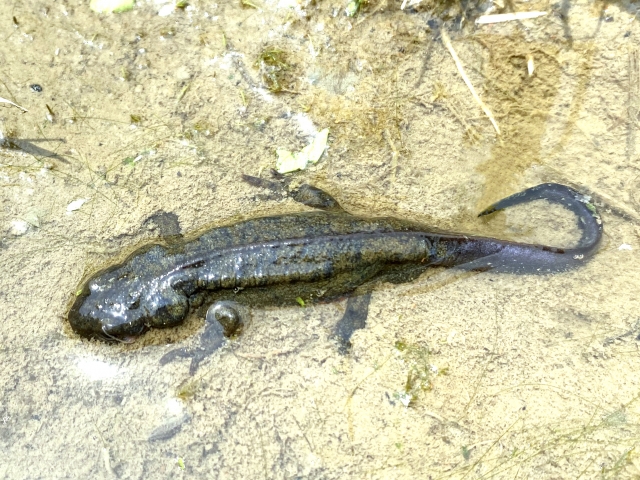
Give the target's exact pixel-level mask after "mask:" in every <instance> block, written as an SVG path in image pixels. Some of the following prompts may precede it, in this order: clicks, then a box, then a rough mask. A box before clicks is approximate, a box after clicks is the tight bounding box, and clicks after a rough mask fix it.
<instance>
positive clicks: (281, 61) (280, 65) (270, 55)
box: [255, 47, 293, 93]
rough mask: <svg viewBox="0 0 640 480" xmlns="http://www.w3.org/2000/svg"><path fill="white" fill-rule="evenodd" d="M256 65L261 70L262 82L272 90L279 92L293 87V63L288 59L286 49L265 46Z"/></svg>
mask: <svg viewBox="0 0 640 480" xmlns="http://www.w3.org/2000/svg"><path fill="white" fill-rule="evenodd" d="M255 66H256V67H258V69H259V70H260V76H261V78H262V83H263V84H264V86H265V88H266V89H267V90H269V91H270V92H273V93H277V92H282V91H287V90H290V89H291V86H292V85H291V84H292V83H293V81H292V80H293V79H290V78H289V77H290V74H289V71H290V70H291V65H290V64H289V63H288V61H287V54H286V53H285V52H284V50H280V49H279V48H275V47H267V48H265V49H264V50H263V51H262V52H261V53H260V55H259V56H258V59H257V60H256V63H255Z"/></svg>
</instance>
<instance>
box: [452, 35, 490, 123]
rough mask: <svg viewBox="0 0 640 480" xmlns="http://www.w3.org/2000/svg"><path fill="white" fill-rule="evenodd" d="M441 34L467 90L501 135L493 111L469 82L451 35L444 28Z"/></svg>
mask: <svg viewBox="0 0 640 480" xmlns="http://www.w3.org/2000/svg"><path fill="white" fill-rule="evenodd" d="M440 34H441V36H442V43H444V45H445V47H447V50H449V53H450V54H451V56H452V57H453V61H454V62H455V63H456V67H458V72H459V73H460V76H461V77H462V80H464V83H466V84H467V88H469V91H470V92H471V96H472V97H473V99H474V100H475V101H476V103H477V104H478V105H479V106H480V108H481V109H482V111H483V112H484V114H485V115H486V116H487V117H488V118H489V121H490V122H491V124H492V125H493V128H495V129H496V133H497V134H498V135H500V127H498V124H497V123H496V120H495V118H493V114H492V113H491V110H489V107H487V106H486V105H485V104H484V102H483V101H482V99H481V98H480V97H479V96H478V94H477V93H476V90H475V88H473V85H472V84H471V80H469V77H467V74H466V73H465V71H464V67H463V66H462V62H460V59H459V58H458V54H457V53H456V51H455V50H454V49H453V45H451V39H450V38H449V34H448V33H447V31H446V30H445V29H444V28H443V29H441V30H440Z"/></svg>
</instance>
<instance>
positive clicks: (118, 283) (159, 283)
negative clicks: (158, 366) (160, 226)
mask: <svg viewBox="0 0 640 480" xmlns="http://www.w3.org/2000/svg"><path fill="white" fill-rule="evenodd" d="M149 253H152V252H148V253H147V254H144V255H142V256H139V257H137V259H140V257H148V256H149ZM137 259H136V260H134V261H128V262H125V263H124V264H122V265H119V266H117V267H115V268H110V269H108V270H105V271H103V272H100V273H98V274H96V275H94V276H93V277H92V278H91V279H90V280H89V281H87V282H86V283H85V284H84V287H83V288H82V290H81V291H80V293H79V294H78V295H77V298H76V299H75V301H74V303H73V305H72V307H71V309H70V310H69V314H68V319H69V323H70V324H71V327H72V328H73V330H74V331H75V332H76V333H78V334H80V335H82V336H84V337H89V338H100V339H102V340H113V341H127V340H128V339H130V338H131V337H137V336H138V335H140V334H142V333H144V332H145V331H146V330H148V329H149V328H151V327H153V328H163V327H172V326H175V325H177V324H179V323H181V322H182V321H183V320H184V318H185V317H186V315H187V312H188V310H189V302H188V299H187V297H186V296H185V295H184V294H183V293H182V292H180V291H176V290H174V289H173V288H172V287H171V282H170V278H168V277H167V276H166V275H165V276H163V275H157V272H156V271H154V270H155V269H154V268H151V269H148V268H147V269H145V268H144V267H145V265H140V263H141V262H140V261H139V260H137ZM147 260H150V259H148V258H147ZM145 263H146V262H145ZM146 266H147V267H149V264H147V265H146Z"/></svg>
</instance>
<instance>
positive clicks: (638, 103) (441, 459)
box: [0, 0, 640, 479]
mask: <svg viewBox="0 0 640 480" xmlns="http://www.w3.org/2000/svg"><path fill="white" fill-rule="evenodd" d="M189 3H190V5H189V6H188V7H187V8H185V9H176V10H174V9H173V8H172V7H171V5H172V4H166V5H165V4H162V3H159V2H158V3H152V2H145V1H141V2H139V4H138V5H137V6H136V8H135V9H134V10H132V11H130V12H126V13H122V14H117V15H98V14H95V13H94V12H92V11H91V10H90V9H89V8H88V1H86V2H85V1H79V0H58V1H54V2H45V1H38V0H29V1H17V0H8V1H5V2H2V4H1V5H0V32H2V41H1V42H0V65H1V68H0V97H2V98H4V99H8V100H11V101H13V102H15V103H17V104H19V105H21V106H22V107H24V108H25V109H27V110H28V112H27V113H23V112H22V111H21V110H19V109H18V108H15V107H11V106H9V104H4V105H3V107H2V108H1V109H0V131H1V132H2V134H3V135H4V137H5V138H6V139H8V140H6V141H5V143H4V147H5V148H3V149H1V150H0V186H1V187H2V188H1V189H0V195H1V200H2V214H1V216H0V232H1V239H0V268H1V270H0V271H1V276H0V312H1V313H0V319H1V324H0V325H1V327H0V339H1V344H0V345H1V354H0V355H1V357H0V358H1V361H0V392H1V393H0V395H1V397H0V420H1V421H0V452H2V455H0V478H8V479H37V478H43V479H44V478H47V479H48V478H104V479H112V478H123V479H128V478H205V477H206V478H268V479H270V478H322V479H324V478H354V479H355V478H358V479H359V478H394V479H403V478H407V479H408V478H433V479H436V478H578V477H582V478H596V477H598V478H638V477H639V476H640V452H639V451H638V449H637V448H636V445H637V443H638V440H639V439H640V426H639V425H640V404H639V402H638V397H639V395H640V379H639V378H638V376H637V372H638V371H639V369H640V355H639V350H638V346H639V344H638V342H639V340H638V338H640V337H639V333H640V314H639V313H638V312H639V311H640V309H639V307H640V300H639V299H638V295H637V290H638V285H639V284H640V262H639V261H638V260H640V257H639V256H638V251H639V249H640V238H639V230H638V226H639V225H640V223H639V221H640V213H639V212H640V210H639V209H640V203H639V202H640V194H639V193H638V186H639V182H640V180H639V178H640V177H639V169H638V164H637V158H638V149H639V148H640V147H639V146H638V145H637V140H636V139H637V128H638V121H639V119H640V117H639V116H638V114H639V112H640V70H639V65H640V61H639V60H638V58H639V57H638V56H639V51H640V23H639V22H638V20H637V19H636V14H637V11H636V9H635V7H634V6H633V5H631V4H629V3H625V2H611V3H610V4H609V3H605V2H592V1H584V0H580V1H577V2H559V3H550V2H544V1H535V0H532V1H527V2H524V1H523V2H520V1H513V2H511V3H509V2H504V3H506V4H507V11H508V10H509V6H510V7H511V8H513V9H514V10H516V11H535V10H542V11H546V12H548V14H547V15H546V16H544V17H540V18H537V19H535V20H525V21H520V22H509V23H504V24H493V25H486V26H474V25H473V15H474V14H476V13H477V12H468V18H467V20H466V21H465V22H464V23H463V28H462V30H461V31H460V29H459V28H458V27H459V25H460V18H456V17H457V15H458V14H459V13H460V12H459V8H457V7H456V4H457V2H451V5H448V6H444V7H443V6H442V5H434V2H433V1H431V2H428V1H426V0H425V1H424V2H423V3H422V4H421V5H418V7H416V9H410V8H407V9H405V10H404V11H402V10H401V9H400V7H401V4H402V2H400V1H399V0H397V1H396V0H383V1H376V0H371V1H370V2H369V3H368V4H366V5H363V8H362V10H361V11H360V13H359V14H358V15H357V16H355V17H353V18H349V17H347V16H345V14H344V8H345V6H346V4H345V3H344V2H340V1H334V0H318V1H306V0H297V1H294V2H279V1H275V0H252V1H251V2H249V1H245V2H241V1H239V0H233V1H231V0H226V1H220V2H218V3H212V2H207V1H199V0H193V1H191V0H190V1H189ZM496 3H498V2H496ZM569 3H570V4H569ZM486 5H490V2H488V3H487V4H486ZM497 11H500V10H499V9H498V10H497ZM159 13H161V15H159ZM436 16H439V17H440V18H442V19H444V20H445V22H446V23H445V27H444V28H445V29H447V31H448V36H449V37H450V38H451V44H452V45H453V48H454V49H455V51H456V52H457V54H458V56H459V57H460V61H461V63H462V64H463V65H464V67H465V69H466V71H467V73H468V75H469V78H470V80H471V82H472V83H473V84H474V85H475V87H476V89H477V90H478V93H479V95H480V96H481V97H482V99H483V100H484V102H485V103H486V105H487V106H488V108H489V109H490V110H491V111H492V112H493V115H494V117H495V121H496V124H497V125H498V126H499V128H500V130H501V135H500V136H497V135H496V132H495V130H494V128H493V126H492V125H491V123H490V121H489V120H488V119H487V117H486V116H485V114H484V113H483V111H482V110H481V109H480V107H479V106H478V105H477V104H476V103H475V102H474V100H473V98H472V97H471V95H470V93H469V90H468V89H467V87H466V86H465V84H464V83H463V81H462V79H461V77H460V74H459V72H458V70H457V68H456V65H455V63H454V61H453V60H452V57H451V55H450V53H449V51H448V50H447V48H446V46H445V45H444V43H443V41H442V40H441V39H440V38H437V36H436V35H435V33H436V32H435V25H434V23H433V22H431V21H430V20H432V19H433V18H434V17H436ZM434 37H436V38H435V39H434ZM270 51H271V52H273V51H278V52H282V57H281V58H280V60H281V62H280V64H278V65H276V66H275V67H273V68H269V66H268V65H264V64H263V65H262V66H261V63H260V62H261V59H262V60H264V59H265V58H266V57H265V52H270ZM529 62H532V64H533V66H534V71H533V73H532V74H531V75H530V74H529V73H528V70H527V64H528V63H529ZM277 68H280V70H279V71H277V70H275V69H277ZM274 72H275V73H274ZM274 75H276V76H275V77H274ZM274 82H277V85H276V84H275V83H274ZM34 84H38V85H39V86H40V87H41V91H37V90H40V89H38V88H36V87H32V85H34ZM268 86H271V87H272V88H274V87H277V88H278V89H280V90H281V91H280V92H271V91H269V90H268V88H265V87H268ZM327 127H328V128H330V137H329V150H328V151H327V153H326V154H325V156H324V157H323V158H322V159H321V160H320V162H319V163H318V164H317V165H316V166H314V167H312V168H311V169H309V170H307V171H305V172H299V173H296V174H294V176H295V181H300V182H302V181H308V182H311V183H313V184H315V185H319V186H322V187H324V188H326V189H328V190H329V191H330V192H332V193H333V194H334V195H335V196H336V197H337V198H338V199H339V200H340V202H341V203H342V204H343V205H344V206H345V208H347V209H348V210H350V211H353V212H358V213H366V214H370V215H395V216H399V217H404V218H411V219H414V220H419V221H422V222H425V223H427V224H430V225H434V226H437V227H439V228H445V229H451V230H456V231H466V232H473V233H482V234H485V235H497V236H502V237H504V238H512V239H521V240H530V241H532V240H535V241H544V242H549V243H554V244H567V243H570V242H571V241H572V239H573V238H575V236H576V232H577V229H576V225H575V220H573V219H572V218H571V217H570V216H567V215H566V214H564V213H563V212H562V211H561V210H560V209H557V208H541V207H544V205H542V206H541V205H533V206H531V207H530V208H521V209H518V210H514V211H513V212H510V213H508V214H499V215H496V216H495V218H492V219H486V220H482V221H480V220H478V219H476V218H475V213H476V212H478V211H479V210H480V209H482V208H483V207H485V206H486V205H487V204H490V203H492V202H493V201H495V200H497V199H499V198H502V197H503V196H505V195H507V194H510V193H514V192H516V191H519V190H522V189H524V188H526V187H528V186H532V185H535V184H537V183H540V182H543V181H557V182H564V183H568V184H570V185H574V186H577V187H580V188H582V189H584V191H585V192H587V193H590V194H592V195H593V196H594V198H595V199H596V200H597V202H599V204H600V205H601V207H600V209H601V212H602V216H603V219H604V222H605V240H604V242H603V245H602V247H601V248H600V251H599V252H598V254H597V255H596V256H595V257H594V258H593V259H592V260H591V261H590V262H589V263H588V264H587V265H586V266H585V267H584V268H580V269H578V270H574V271H572V272H568V273H563V274H556V275H550V276H530V275H529V276H528V275H522V276H515V275H506V274H497V273H491V272H487V273H482V274H476V275H469V274H466V275H465V274H459V273H455V272H450V271H449V272H446V271H438V272H433V274H432V275H425V276H423V277H422V278H420V279H418V280H417V281H415V282H413V283H411V284H404V285H398V286H391V285H383V286H381V288H380V289H379V290H378V291H376V292H375V293H374V295H373V300H372V304H371V308H370V310H369V318H368V325H367V327H366V328H365V329H364V330H361V331H358V332H357V333H356V335H355V336H354V340H353V344H354V345H353V349H352V351H351V352H350V353H349V354H348V355H344V356H343V355H340V354H339V352H338V350H337V348H336V345H335V343H334V342H333V341H332V340H331V339H330V338H329V333H330V331H331V328H332V327H333V326H334V325H335V323H336V322H337V321H338V319H339V318H340V316H341V314H342V312H343V311H344V307H345V302H344V301H340V302H335V303H330V304H322V305H311V306H308V307H306V308H304V309H303V308H291V309H274V308H269V309H262V310H261V309H256V310H254V311H253V312H252V321H251V324H250V325H249V327H248V328H247V329H246V331H245V332H244V334H243V335H242V336H241V337H239V338H238V339H236V340H234V341H233V342H230V344H229V345H228V346H226V347H225V348H224V349H223V350H221V351H218V352H216V353H214V354H212V355H211V357H210V358H208V359H207V360H206V361H204V362H203V363H202V364H201V366H200V368H199V370H198V371H197V373H196V375H195V376H193V377H190V376H189V361H188V360H179V361H176V362H173V363H170V364H168V365H165V366H160V364H159V359H160V358H161V357H162V356H163V355H164V354H166V353H167V352H168V351H170V350H172V349H173V348H176V346H190V345H195V344H196V343H197V340H198V331H199V330H201V328H202V320H201V319H200V320H199V319H192V320H191V321H189V322H188V323H187V324H186V325H184V326H182V327H180V328H177V329H174V330H167V331H160V332H150V333H149V334H147V335H145V336H144V337H143V338H141V339H139V340H138V341H137V342H136V343H134V344H132V345H110V344H104V343H100V342H95V341H87V340H84V339H81V338H79V337H78V336H76V335H74V334H73V332H71V330H70V328H69V326H68V324H67V322H66V318H65V316H66V311H67V308H68V305H69V302H70V301H71V299H72V298H73V296H74V292H75V291H76V290H77V287H78V285H79V283H80V281H81V279H82V278H83V276H84V275H85V274H87V273H89V272H91V271H92V270H94V269H95V268H98V267H101V266H104V265H108V264H109V263H110V262H113V259H115V258H117V257H119V256H121V255H122V254H123V252H126V251H129V250H130V249H131V248H134V247H135V246H138V245H140V244H143V243H145V242H146V243H148V242H150V241H153V239H154V238H157V236H158V235H159V234H160V232H159V229H158V228H154V225H153V224H152V223H150V222H148V221H147V219H148V218H149V217H150V216H151V215H153V214H154V213H156V212H158V211H159V210H163V211H166V212H173V213H175V214H176V215H177V217H178V219H179V222H180V225H181V227H182V230H183V231H184V232H189V231H193V230H196V229H199V228H202V227H203V226H206V225H209V224H215V223H216V222H225V221H231V220H232V219H234V218H237V217H238V216H252V215H260V214H264V213H267V212H284V211H295V210H300V209H301V207H300V206H299V205H296V204H294V203H293V202H291V201H290V200H283V201H277V200H268V199H266V198H265V197H264V195H263V194H264V193H265V192H263V191H261V190H260V189H256V188H254V187H251V186H249V185H247V184H244V183H242V182H241V181H240V176H241V174H243V173H246V174H251V175H259V174H263V175H265V174H266V173H265V172H267V171H268V169H269V168H272V167H273V166H274V165H275V158H276V156H275V150H276V148H288V149H300V148H302V147H303V146H305V145H306V144H307V143H308V142H309V140H310V137H311V136H312V135H313V134H314V133H315V132H316V131H317V130H320V129H322V128H327ZM10 147H13V148H10ZM15 147H20V148H15ZM54 154H55V155H54ZM52 155H54V156H52ZM77 200H84V203H82V202H77V203H75V204H74V205H76V206H78V205H80V203H82V204H81V205H80V206H79V208H78V209H76V210H73V209H72V208H69V206H70V204H72V202H75V201H77ZM71 210H73V211H71Z"/></svg>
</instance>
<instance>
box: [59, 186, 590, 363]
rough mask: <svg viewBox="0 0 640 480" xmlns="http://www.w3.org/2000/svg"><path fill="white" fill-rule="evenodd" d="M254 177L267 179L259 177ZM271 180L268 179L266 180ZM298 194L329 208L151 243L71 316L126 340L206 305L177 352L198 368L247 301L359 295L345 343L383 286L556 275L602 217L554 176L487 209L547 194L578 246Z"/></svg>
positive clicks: (573, 261)
mask: <svg viewBox="0 0 640 480" xmlns="http://www.w3.org/2000/svg"><path fill="white" fill-rule="evenodd" d="M245 180H247V181H249V182H250V183H253V184H255V185H261V186H265V185H264V182H266V181H262V180H260V179H256V178H254V177H245ZM266 186H268V185H266ZM289 194H290V195H291V196H292V198H294V199H295V200H297V201H299V202H302V203H304V204H306V205H310V206H313V207H316V208H318V209H320V210H317V211H311V212H304V213H294V214H290V215H278V216H271V217H263V218H256V219H253V220H245V221H242V222H239V223H236V224H234V225H229V226H224V227H218V228H213V229H211V230H209V231H207V232H206V233H204V234H202V235H200V236H199V237H197V238H195V239H192V240H189V241H186V240H183V241H178V242H175V244H173V245H171V246H163V245H159V244H156V245H151V246H146V247H144V248H142V249H140V250H138V251H137V252H135V253H134V254H133V255H131V256H130V257H129V258H128V259H127V260H126V261H124V262H123V263H121V264H118V265H114V266H112V267H110V268H108V269H106V270H103V271H101V272H98V273H97V274H95V275H94V276H93V277H91V278H90V279H89V280H88V281H87V282H86V283H85V284H84V285H83V287H82V289H81V291H80V293H79V295H78V296H77V298H76V299H75V302H74V303H73V305H72V307H71V309H70V311H69V314H68V319H69V322H70V323H71V326H72V328H73V329H74V330H75V331H76V332H77V333H78V334H80V335H82V336H84V337H89V338H99V339H103V340H116V341H117V340H121V341H125V340H127V339H130V338H132V337H136V336H138V335H141V334H142V333H144V332H145V331H146V330H148V329H150V328H167V327H173V326H176V325H179V324H180V323H182V322H183V321H184V319H185V318H186V317H187V315H188V313H189V312H190V311H191V312H193V311H197V310H198V309H201V310H202V311H203V312H204V310H205V309H207V314H206V326H205V331H204V333H203V334H202V339H201V345H200V347H198V348H196V349H193V350H186V349H178V350H174V351H173V352H170V353H169V354H167V355H166V356H165V358H163V360H162V361H161V363H166V362H168V361H170V360H172V359H174V358H177V357H188V358H191V359H192V372H193V371H194V370H195V368H197V366H198V363H199V362H200V361H201V360H202V359H203V358H205V357H206V355H207V354H208V353H210V352H211V351H213V350H215V349H216V348H218V347H219V346H220V345H222V344H223V343H224V339H225V338H226V337H228V336H230V335H233V334H234V333H237V332H238V330H239V328H241V327H242V325H243V317H244V315H245V313H246V312H245V311H244V309H246V308H247V307H248V306H256V305H296V304H297V302H299V301H300V299H302V301H304V302H309V301H318V300H327V299H332V298H337V297H340V296H344V295H347V294H353V293H354V292H355V293H357V295H356V296H355V297H352V298H351V299H350V300H349V303H348V305H347V310H346V312H345V315H344V317H343V319H342V320H340V321H339V322H338V324H337V326H336V330H335V335H336V337H337V338H338V340H339V342H340V345H341V349H346V348H347V347H348V345H349V340H350V337H351V335H352V333H353V331H354V330H356V329H358V328H362V327H363V326H364V324H365V320H366V314H367V307H368V299H369V296H370V295H369V294H370V292H371V290H372V287H373V285H375V284H376V283H378V282H381V281H386V282H392V283H401V282H409V281H411V280H413V279H415V278H417V277H418V276H419V275H420V274H421V273H423V272H424V271H425V270H426V269H428V268H430V267H434V266H441V267H453V266H462V268H464V269H466V270H490V269H493V270H498V271H507V272H514V273H546V272H552V271H561V270H565V269H568V268H572V267H575V266H579V265H582V264H583V263H584V262H585V261H586V260H587V259H588V258H589V257H590V256H591V255H592V254H593V253H594V251H595V250H596V248H597V246H598V243H599V242H600V239H601V237H602V222H601V220H600V218H599V216H598V215H597V213H596V212H595V209H594V208H593V205H592V204H590V203H588V201H587V199H586V198H585V197H584V196H582V195H581V194H579V193H578V192H576V191H575V190H573V189H571V188H569V187H566V186H563V185H558V184H553V183H546V184H542V185H538V186H536V187H533V188H529V189H527V190H525V191H523V192H521V193H517V194H515V195H512V196H510V197H507V198H505V199H503V200H500V201H499V202H497V203H495V204H493V205H491V206H490V207H489V208H487V209H485V210H484V211H482V212H481V213H480V215H488V214H490V213H493V212H495V211H498V210H502V209H504V208H507V207H511V206H513V205H517V204H522V203H526V202H530V201H533V200H539V199H544V200H547V201H549V202H553V203H558V204H560V205H562V206H564V207H565V208H567V209H568V210H570V211H572V212H573V213H575V214H576V215H577V217H578V220H579V221H578V225H579V227H580V230H581V233H582V235H581V238H580V240H579V242H578V245H577V246H576V247H573V248H557V247H551V246H546V245H535V244H525V243H517V242H512V241H508V240H499V239H495V238H486V237H479V236H471V235H464V234H458V233H447V232H439V231H437V230H434V229H432V228H430V227H427V226H424V225H420V224H417V223H414V222H410V221H404V220H399V219H395V218H368V217H360V216H355V215H350V214H349V213H347V212H345V211H344V210H342V209H341V208H340V206H339V205H338V204H337V202H336V201H335V200H334V199H333V198H332V197H331V196H330V195H328V194H326V193H325V192H323V191H321V190H319V189H316V188H314V187H310V186H308V185H304V186H302V187H300V188H299V189H297V190H290V191H289Z"/></svg>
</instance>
